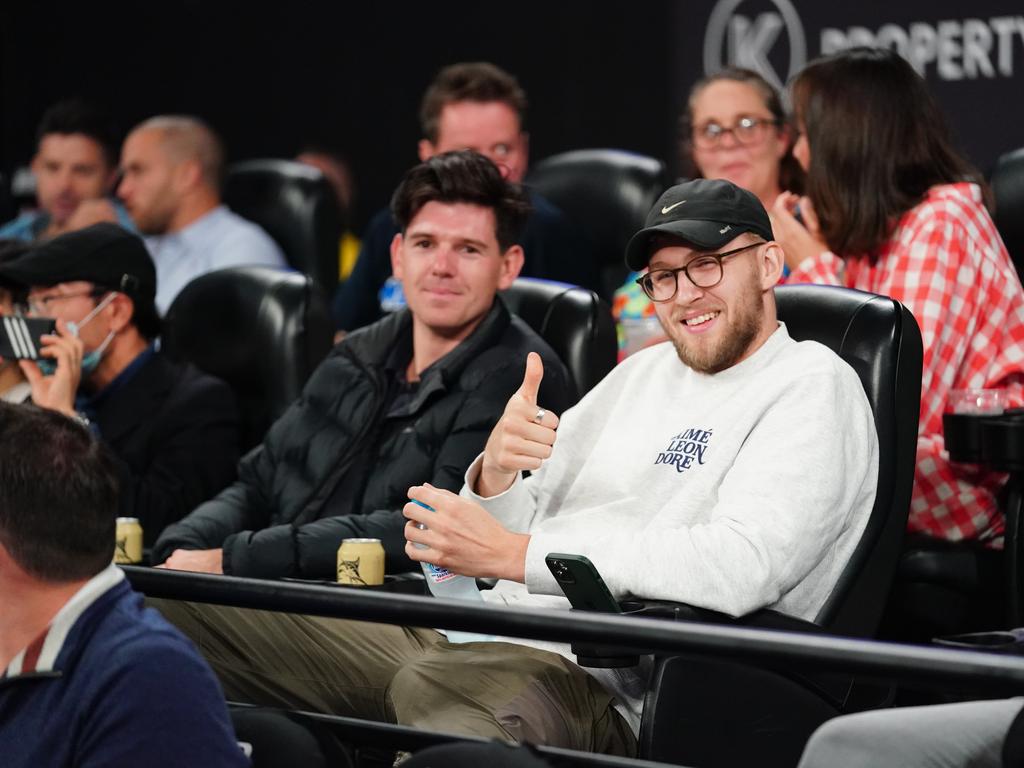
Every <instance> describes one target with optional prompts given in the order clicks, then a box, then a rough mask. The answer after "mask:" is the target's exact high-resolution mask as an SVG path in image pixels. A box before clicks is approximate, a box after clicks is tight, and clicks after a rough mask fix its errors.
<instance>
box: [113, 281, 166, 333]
mask: <svg viewBox="0 0 1024 768" xmlns="http://www.w3.org/2000/svg"><path fill="white" fill-rule="evenodd" d="M110 290H112V291H116V290H118V289H117V288H111V289H110ZM125 295H126V296H128V298H130V299H131V300H132V304H133V306H134V308H133V310H132V325H134V326H135V330H137V331H138V332H139V334H140V335H141V336H142V338H144V339H145V340H146V341H153V339H155V338H157V337H158V336H160V334H162V333H163V331H164V327H163V321H162V320H161V319H160V313H159V312H157V309H156V303H155V302H154V301H153V297H152V296H138V295H136V294H133V293H128V294H125Z"/></svg>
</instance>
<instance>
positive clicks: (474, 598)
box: [410, 499, 494, 643]
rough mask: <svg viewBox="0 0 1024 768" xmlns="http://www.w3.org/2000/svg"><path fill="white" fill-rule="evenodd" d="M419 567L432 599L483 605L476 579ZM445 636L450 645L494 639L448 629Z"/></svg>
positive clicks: (428, 565)
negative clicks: (437, 598) (441, 598)
mask: <svg viewBox="0 0 1024 768" xmlns="http://www.w3.org/2000/svg"><path fill="white" fill-rule="evenodd" d="M410 501H412V503H413V504H418V505H419V506H421V507H423V508H424V509H429V510H430V511H431V512H434V511H435V510H434V508H433V507H431V506H430V505H428V504H424V503H423V502H422V501H416V499H410ZM416 527H417V528H419V529H420V530H423V531H425V530H427V526H425V525H424V524H423V523H417V524H416ZM413 546H414V547H416V548H417V549H426V548H427V546H426V545H425V544H419V543H416V542H414V543H413ZM420 565H421V566H423V575H424V576H425V577H426V578H427V587H428V588H429V589H430V594H432V595H433V596H434V597H443V598H446V599H448V600H465V601H467V602H470V603H478V604H481V605H482V604H483V602H484V598H483V597H482V596H481V594H480V590H479V589H477V586H476V579H474V578H473V577H471V576H460V575H459V574H457V573H452V572H451V571H449V570H448V569H447V568H442V567H440V566H437V565H434V564H433V563H420ZM445 634H446V635H447V636H448V642H450V643H473V642H480V641H481V640H493V639H494V637H493V635H477V634H475V633H473V632H456V631H454V630H450V629H449V630H446V631H445Z"/></svg>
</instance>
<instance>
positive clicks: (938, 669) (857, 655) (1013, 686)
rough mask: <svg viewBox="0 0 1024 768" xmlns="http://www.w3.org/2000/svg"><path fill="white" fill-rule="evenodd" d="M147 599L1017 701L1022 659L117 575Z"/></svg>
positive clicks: (301, 588) (310, 588) (307, 587)
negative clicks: (701, 660)
mask: <svg viewBox="0 0 1024 768" xmlns="http://www.w3.org/2000/svg"><path fill="white" fill-rule="evenodd" d="M124 570H125V572H126V574H127V575H128V577H129V579H130V580H131V583H132V585H133V586H134V587H135V589H137V590H139V591H140V592H143V593H145V594H146V595H149V596H151V597H158V598H168V599H173V600H191V601H194V602H201V603H217V604H221V605H232V606H238V607H243V608H261V609H265V610H273V611H286V612H290V613H301V614H310V615H316V616H329V617H335V618H344V619H359V620H363V621H375V622H382V623H389V624H402V625H406V626H419V627H443V628H445V629H455V630H461V631H466V632H481V633H486V634H491V635H494V634H498V635H507V636H512V637H522V638H531V639H537V640H556V641H563V642H568V641H573V642H580V643H594V644H600V645H603V646H608V645H613V646H621V647H622V648H624V649H636V650H641V651H643V652H655V653H662V654H673V653H686V654H697V655H706V656H710V657H714V658H720V659H732V660H737V661H743V662H746V663H754V664H756V663H761V664H765V665H769V666H776V665H779V664H785V665H789V666H792V665H799V666H801V667H805V668H818V669H827V670H836V671H840V670H841V671H848V672H858V673H862V674H866V675H869V676H871V677H879V678H885V679H891V680H896V681H901V682H912V683H921V684H924V685H927V686H929V687H933V686H942V687H944V688H949V689H954V690H961V691H971V692H984V693H991V694H1003V695H1010V694H1020V693H1021V692H1024V659H1022V658H1018V657H1014V656H1007V655H1000V654H994V653H979V652H975V651H959V650H952V649H949V650H947V649H941V648H929V647H924V646H913V645H900V644H895V643H881V642H875V641H868V640H856V639H849V638H841V637H832V636H825V635H820V634H804V633H798V632H779V631H774V630H764V629H753V628H748V627H733V626H722V625H715V624H702V623H696V622H689V621H668V620H663V619H653V618H651V619H649V618H635V617H627V616H618V615H613V614H596V613H582V612H577V611H573V612H570V613H567V612H565V611H556V610H548V609H535V608H531V609H525V608H515V607H508V606H504V605H502V606H491V605H486V604H483V605H480V604H472V603H467V602H464V601H453V600H440V599H432V598H428V597H420V596H412V595H403V594H390V593H386V592H380V591H364V590H359V589H349V588H339V587H333V586H326V585H317V584H303V583H296V582H286V581H264V580H259V579H241V578H236V577H232V576H214V575H208V574H198V573H185V572H180V571H167V570H162V569H152V568H140V567H133V566H126V567H125V568H124Z"/></svg>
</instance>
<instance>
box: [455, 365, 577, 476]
mask: <svg viewBox="0 0 1024 768" xmlns="http://www.w3.org/2000/svg"><path fill="white" fill-rule="evenodd" d="M543 378H544V363H543V362H541V359H540V355H538V354H537V353H536V352H531V353H530V354H529V355H527V357H526V372H525V373H524V375H523V383H522V386H520V387H519V389H518V390H517V391H516V393H515V394H514V395H512V397H510V398H509V401H508V404H507V405H506V406H505V413H504V414H503V415H502V417H501V419H499V420H498V423H497V424H496V425H495V426H494V429H493V430H492V431H491V436H490V437H489V438H488V439H487V446H486V447H485V448H484V460H483V465H482V467H481V470H480V476H479V478H477V482H476V488H475V490H476V492H477V493H479V494H480V495H481V496H494V495H496V494H499V493H501V492H502V491H504V490H506V489H507V488H508V487H509V486H510V485H512V482H513V481H514V480H515V478H516V475H517V474H518V473H519V472H521V471H522V470H524V469H528V470H535V469H539V468H540V465H541V464H542V463H543V462H544V460H545V459H546V458H548V457H549V456H550V455H551V450H552V446H554V444H555V429H556V428H557V427H558V416H557V415H555V414H553V413H551V412H550V411H547V410H545V409H544V408H541V407H540V406H538V404H537V393H538V391H539V390H540V382H541V379H543Z"/></svg>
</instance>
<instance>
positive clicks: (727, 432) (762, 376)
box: [178, 180, 878, 754]
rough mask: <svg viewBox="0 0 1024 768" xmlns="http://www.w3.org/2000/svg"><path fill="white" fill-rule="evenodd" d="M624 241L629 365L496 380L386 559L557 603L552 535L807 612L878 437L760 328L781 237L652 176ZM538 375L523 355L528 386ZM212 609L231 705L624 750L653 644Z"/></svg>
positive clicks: (842, 373) (628, 580)
mask: <svg viewBox="0 0 1024 768" xmlns="http://www.w3.org/2000/svg"><path fill="white" fill-rule="evenodd" d="M626 258H627V261H628V262H629V265H630V267H632V268H633V269H635V270H645V271H644V273H643V276H642V277H641V278H640V284H641V286H642V287H643V289H644V291H645V292H646V293H647V294H648V295H649V296H650V297H651V298H652V299H653V301H654V302H655V306H656V308H657V312H658V318H659V320H660V321H661V324H662V326H663V327H664V329H665V333H666V335H667V336H668V338H669V342H666V343H663V344H659V345H657V346H653V347H651V348H649V349H646V350H644V351H642V352H640V353H638V354H636V355H634V356H632V357H630V358H628V359H627V360H626V361H625V362H623V363H622V364H620V365H619V366H617V367H616V368H615V369H614V370H613V371H612V372H611V373H609V374H608V376H607V377H606V378H605V379H604V380H603V381H602V382H601V383H600V384H598V385H597V386H596V387H595V388H594V389H592V390H591V391H590V392H589V393H588V394H587V395H586V396H585V397H584V398H583V399H582V400H581V401H580V402H579V404H577V405H576V406H575V407H573V408H571V409H569V410H568V411H566V412H565V413H563V414H560V418H559V416H558V415H555V414H553V413H551V412H550V411H549V410H546V408H545V405H546V404H545V402H544V401H543V397H541V398H540V399H539V400H537V399H533V398H531V397H526V396H524V391H523V390H521V391H520V392H517V393H516V394H515V395H513V396H512V398H511V399H510V400H509V401H508V405H507V406H506V409H505V413H504V416H503V417H502V419H501V420H500V421H499V422H498V424H497V426H496V427H495V428H494V430H493V431H492V432H491V435H490V438H489V439H488V441H487V444H486V447H485V448H484V451H483V453H481V454H480V455H479V456H478V457H477V458H476V459H475V460H474V461H473V463H472V464H471V465H470V467H469V470H468V471H467V472H466V475H465V485H464V486H463V488H462V491H461V493H460V494H455V493H452V492H450V491H447V490H442V489H439V488H436V487H434V486H432V485H419V486H414V487H413V488H410V489H409V496H410V498H411V499H413V500H415V501H416V502H420V503H422V504H426V505H429V506H430V507H432V508H433V511H430V510H425V509H424V508H423V507H422V506H420V504H417V503H412V502H410V503H408V504H406V505H405V508H404V510H403V511H404V514H405V516H406V517H407V518H409V522H408V523H407V524H406V528H405V536H406V539H407V545H406V554H408V556H409V557H411V558H413V559H415V560H422V561H425V562H428V563H434V564H436V565H440V566H442V567H444V568H446V569H448V570H449V571H452V572H455V573H458V574H464V575H468V576H478V577H490V578H496V579H498V581H497V583H496V585H495V587H494V588H493V589H492V590H489V591H486V592H483V593H481V594H482V595H483V596H484V600H485V601H487V602H489V603H504V604H507V605H510V606H520V607H525V608H530V607H533V606H544V607H547V608H562V609H568V608H569V604H568V602H567V601H566V600H565V598H564V597H562V592H561V589H560V588H559V586H558V583H557V582H556V581H555V579H554V577H553V576H552V575H551V573H550V572H549V570H548V568H547V567H546V565H545V557H546V556H547V555H548V554H550V553H552V552H571V553H578V554H582V555H585V556H586V557H587V558H589V559H590V561H591V562H592V563H593V564H594V565H595V566H596V567H597V569H598V570H599V571H600V573H601V575H602V577H603V578H604V581H605V583H606V584H607V585H608V588H609V589H610V590H611V592H612V594H613V595H614V596H615V597H616V598H619V599H623V598H627V597H631V596H635V597H639V598H648V599H654V600H677V601H682V602H686V603H690V604H692V605H695V606H699V607H703V608H709V609H713V610H717V611H723V612H725V613H728V614H731V615H734V616H739V615H744V614H747V613H750V612H752V611H755V610H757V609H759V608H774V609H776V610H779V611H781V612H783V613H787V614H790V615H792V616H796V617H800V618H803V619H808V620H812V619H813V618H814V617H815V616H816V615H817V613H818V611H819V610H820V609H821V607H822V606H823V605H824V603H825V600H826V599H827V598H828V596H829V594H830V593H831V592H832V590H833V589H834V588H835V585H836V581H837V580H838V578H839V575H840V574H841V573H842V571H843V568H844V567H845V565H846V563H847V561H848V560H849V558H850V556H851V554H852V553H853V551H854V549H855V547H856V546H857V544H858V542H859V540H860V537H861V535H862V533H863V530H864V527H865V525H866V523H867V520H868V517H869V515H870V512H871V508H872V505H873V503H874V497H875V486H876V483H877V472H878V440H877V436H876V434H875V427H874V421H873V418H872V414H871V408H870V406H869V404H868V401H867V398H866V396H865V394H864V390H863V387H862V386H861V384H860V381H859V379H858V378H857V375H856V373H855V372H854V371H853V369H851V368H850V367H849V366H848V365H847V364H846V363H845V362H843V361H842V360H841V359H840V358H839V357H838V356H837V355H835V354H834V353H833V352H832V351H831V350H829V349H827V348H825V347H824V346H822V345H820V344H817V343H815V342H796V341H794V340H793V339H792V338H790V336H789V334H788V333H787V332H786V328H785V326H784V325H783V324H782V323H780V322H779V321H778V319H777V317H776V309H775V296H774V292H773V289H774V286H775V284H776V283H777V282H778V280H779V275H780V273H781V271H782V264H783V260H784V259H783V252H782V248H781V247H780V246H779V245H778V243H776V242H774V241H773V238H772V230H771V225H770V223H769V220H768V216H767V214H766V213H765V211H764V208H763V207H762V206H761V203H760V202H759V201H758V200H757V198H756V197H754V196H753V195H752V194H750V193H749V192H746V191H744V190H741V189H740V188H739V187H736V186H734V185H733V184H731V183H729V182H725V181H707V180H698V181H692V182H689V183H687V184H682V185H679V186H676V187H673V188H671V189H669V190H668V191H667V192H665V194H664V195H663V196H662V197H661V199H660V200H659V201H658V202H657V203H656V204H655V207H654V209H653V210H652V211H651V212H650V214H649V215H648V218H647V225H646V226H645V227H644V229H643V230H641V231H640V232H638V233H637V234H636V235H635V236H634V237H633V239H632V240H631V241H630V243H629V247H628V252H627V257H626ZM541 374H542V370H541V362H540V361H539V360H536V359H533V358H531V361H530V363H528V368H527V376H526V381H527V382H529V381H531V380H532V381H539V376H540V375H541ZM525 389H526V386H525V383H524V390H525ZM526 394H530V393H529V392H527V393H526ZM556 427H557V432H556ZM525 470H529V471H530V472H531V475H530V476H529V477H524V476H523V472H524V471H525ZM418 524H423V526H425V529H424V528H423V527H420V526H419V525H418ZM420 547H422V548H420ZM184 605H187V604H184ZM189 610H190V611H191V609H189ZM221 611H223V613H221V614H220V615H213V614H212V613H211V612H206V613H202V612H199V611H194V612H192V613H190V615H189V616H188V618H187V620H186V619H181V617H179V619H180V623H179V624H178V625H179V627H182V628H185V629H186V633H187V634H189V635H190V636H191V637H193V639H196V640H197V642H198V643H199V646H200V650H201V651H202V652H203V654H204V655H205V656H206V657H207V660H209V661H210V662H211V665H212V666H213V668H214V671H215V672H217V673H218V675H220V677H221V680H222V682H223V683H224V685H225V690H226V692H227V695H228V697H229V698H231V699H243V700H248V701H252V702H254V703H263V704H270V703H274V704H276V705H277V706H282V705H287V706H295V707H298V708H301V709H310V708H327V709H329V710H331V711H334V712H337V713H339V714H346V715H348V714H355V715H357V716H363V717H367V716H369V717H374V716H376V717H387V718H390V719H393V720H394V721H397V722H398V723H400V724H403V725H413V726H416V727H426V728H432V729H435V730H443V731H447V732H455V733H461V734H472V735H476V736H483V737H489V738H500V739H509V740H521V741H531V742H533V743H538V744H549V745H554V746H560V747H569V748H574V749H588V750H591V751H605V752H612V753H618V754H631V753H633V752H634V751H635V735H636V733H637V731H638V728H639V721H640V711H641V707H642V697H643V691H644V688H645V684H646V675H647V673H648V672H649V668H648V667H647V664H648V661H649V659H644V660H643V661H641V664H640V665H639V666H637V667H635V668H632V669H614V670H611V669H608V670H606V669H587V670H585V671H584V670H583V669H581V668H580V667H578V666H577V665H576V664H575V663H573V662H575V661H576V659H575V657H574V656H573V655H572V653H571V651H570V648H569V647H568V646H567V645H559V644H554V643H541V642H535V641H526V640H514V641H508V642H494V643H491V642H477V643H470V644H459V643H445V642H442V640H443V638H441V636H440V634H439V633H437V632H434V631H432V630H420V629H409V628H404V629H403V628H401V627H384V626H380V625H373V626H374V629H373V630H372V631H371V630H370V629H368V628H367V627H369V626H370V625H365V624H359V625H355V626H352V625H351V623H350V622H345V621H343V620H332V619H314V618H310V617H301V616H287V615H284V614H277V613H275V614H269V613H267V612H259V611H246V610H245V609H234V608H223V609H221ZM268 623H275V624H280V625H281V627H287V628H288V633H289V634H288V635H287V636H288V637H289V638H290V639H292V640H293V641H292V642H281V640H280V638H281V636H282V635H281V634H280V631H279V629H271V628H270V626H269V624H268ZM523 646H532V647H529V648H524V647H523ZM270 660H272V661H270ZM265 663H266V664H270V665H271V668H266V667H264V666H263V665H264V664H265ZM310 670H316V673H317V674H316V685H315V686H313V685H310V684H309V682H308V681H309V676H310V672H309V671H310Z"/></svg>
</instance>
